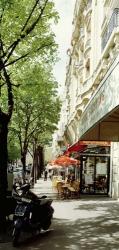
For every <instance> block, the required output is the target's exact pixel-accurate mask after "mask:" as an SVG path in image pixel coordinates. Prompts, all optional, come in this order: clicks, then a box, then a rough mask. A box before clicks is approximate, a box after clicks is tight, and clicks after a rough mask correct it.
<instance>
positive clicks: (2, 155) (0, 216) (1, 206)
mask: <svg viewBox="0 0 119 250" xmlns="http://www.w3.org/2000/svg"><path fill="white" fill-rule="evenodd" d="M7 135H8V121H7V115H6V114H4V113H2V112H0V230H1V231H2V230H4V229H5V226H6V215H5V212H6V209H5V208H6V193H7V187H8V183H7V161H8V152H7Z"/></svg>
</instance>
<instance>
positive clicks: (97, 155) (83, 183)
mask: <svg viewBox="0 0 119 250" xmlns="http://www.w3.org/2000/svg"><path fill="white" fill-rule="evenodd" d="M80 160H81V166H80V191H81V193H82V194H102V195H104V194H105V195H108V192H109V180H110V147H94V148H89V149H87V150H86V152H83V153H82V154H81V155H80Z"/></svg>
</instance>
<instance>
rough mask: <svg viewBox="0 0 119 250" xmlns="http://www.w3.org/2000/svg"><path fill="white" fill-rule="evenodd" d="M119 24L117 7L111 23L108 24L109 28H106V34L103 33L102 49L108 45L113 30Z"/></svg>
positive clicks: (118, 9)
mask: <svg viewBox="0 0 119 250" xmlns="http://www.w3.org/2000/svg"><path fill="white" fill-rule="evenodd" d="M118 26H119V8H116V9H114V11H113V13H112V16H111V18H110V20H109V23H108V25H107V28H106V30H105V32H104V34H103V35H102V45H101V47H102V51H103V50H104V48H105V47H106V45H107V42H108V40H109V39H110V37H111V34H112V32H113V31H114V29H115V28H116V27H118Z"/></svg>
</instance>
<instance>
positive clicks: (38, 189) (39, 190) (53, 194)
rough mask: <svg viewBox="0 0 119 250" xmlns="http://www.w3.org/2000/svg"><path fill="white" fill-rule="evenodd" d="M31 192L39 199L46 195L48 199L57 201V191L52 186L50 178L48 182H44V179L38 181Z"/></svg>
mask: <svg viewBox="0 0 119 250" xmlns="http://www.w3.org/2000/svg"><path fill="white" fill-rule="evenodd" d="M31 190H32V191H33V192H34V193H35V194H37V195H38V196H39V197H40V196H42V195H46V196H47V197H48V198H52V199H57V190H56V189H55V188H54V187H53V186H52V181H51V180H50V179H49V178H48V179H47V181H44V179H43V178H40V179H39V180H37V182H36V183H35V184H34V187H33V189H31Z"/></svg>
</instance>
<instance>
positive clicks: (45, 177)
mask: <svg viewBox="0 0 119 250" xmlns="http://www.w3.org/2000/svg"><path fill="white" fill-rule="evenodd" d="M47 176H48V172H47V170H45V172H44V181H47Z"/></svg>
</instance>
